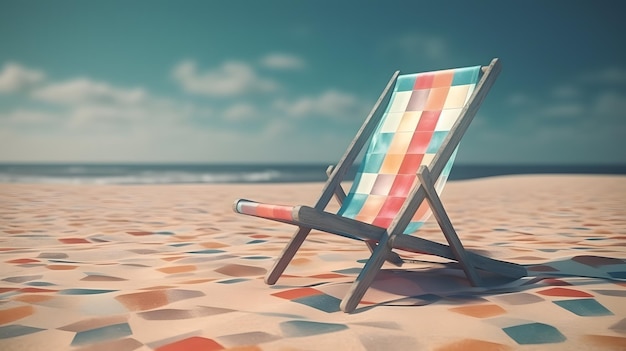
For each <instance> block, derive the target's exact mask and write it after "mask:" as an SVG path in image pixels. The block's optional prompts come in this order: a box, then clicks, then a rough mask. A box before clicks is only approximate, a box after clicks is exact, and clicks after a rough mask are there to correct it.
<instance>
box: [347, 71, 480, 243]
mask: <svg viewBox="0 0 626 351" xmlns="http://www.w3.org/2000/svg"><path fill="white" fill-rule="evenodd" d="M480 73H481V66H475V67H467V68H458V69H450V70H443V71H435V72H426V73H419V74H406V75H400V76H398V78H397V80H396V82H395V87H394V90H393V93H392V95H391V98H390V99H389V103H388V105H387V108H386V110H385V112H384V114H383V116H382V117H381V119H380V122H379V123H378V125H377V127H376V130H375V131H374V133H373V135H372V137H371V140H370V143H369V145H368V147H367V151H366V153H365V155H364V157H363V160H362V162H361V165H360V167H359V170H358V172H357V175H356V177H355V180H354V183H353V184H352V187H351V189H350V192H349V193H348V195H347V196H346V198H345V200H344V202H343V204H342V206H341V209H340V210H339V212H338V213H339V214H340V215H342V216H344V217H348V218H354V219H357V220H359V221H362V222H366V223H370V224H373V225H376V226H379V227H383V228H387V227H389V225H390V224H391V221H392V220H393V219H394V218H395V217H396V215H397V213H398V212H399V210H400V208H401V207H402V205H403V204H404V202H405V200H406V199H407V196H408V194H409V192H410V191H411V189H412V187H413V184H414V183H415V182H417V176H416V173H417V170H418V169H419V167H420V166H422V165H426V166H430V165H431V161H432V160H433V158H434V157H435V155H436V154H437V152H438V151H439V150H440V148H441V145H442V142H443V140H444V139H445V138H446V136H447V135H448V132H449V131H450V129H451V128H452V126H453V125H454V124H455V122H456V121H457V120H458V118H459V116H460V115H461V111H462V110H463V107H465V105H466V104H467V103H468V101H469V99H470V97H471V96H472V92H473V91H474V88H475V87H476V84H477V83H478V78H479V76H480ZM455 155H456V149H455V151H454V153H453V154H452V156H451V157H450V158H449V159H448V161H447V163H446V166H445V168H444V169H443V171H442V172H441V175H440V176H439V178H438V180H437V182H436V183H435V189H436V190H437V192H441V190H442V189H443V187H444V185H445V183H446V180H447V179H448V175H449V173H450V170H451V168H452V164H453V163H454V158H455ZM430 214H431V211H430V209H429V207H428V204H427V202H426V201H424V202H423V203H422V205H421V206H420V207H419V209H418V210H417V211H416V213H415V215H414V216H413V218H412V220H411V222H410V223H409V225H408V226H407V228H406V230H405V231H404V233H405V234H410V233H413V232H415V231H416V230H417V229H419V228H420V227H421V226H422V224H423V223H424V221H426V219H428V217H429V216H430Z"/></svg>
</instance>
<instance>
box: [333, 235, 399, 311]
mask: <svg viewBox="0 0 626 351" xmlns="http://www.w3.org/2000/svg"><path fill="white" fill-rule="evenodd" d="M388 240H389V235H387V234H386V233H385V235H384V236H383V238H382V239H381V240H380V241H379V242H378V245H377V246H376V248H375V249H374V252H373V253H372V256H370V258H369V260H367V263H365V266H364V267H363V269H362V270H361V272H360V273H359V275H358V277H357V278H356V280H355V281H354V283H352V286H351V287H350V290H349V291H348V293H347V294H346V296H345V297H344V298H343V300H342V301H341V304H340V305H339V307H340V308H341V310H342V311H343V312H348V313H349V312H352V311H354V309H355V308H356V306H358V304H359V302H361V299H362V298H363V295H365V292H366V291H367V289H368V288H369V287H370V285H372V282H373V281H374V278H375V277H376V274H377V273H378V271H380V268H381V267H382V266H383V263H385V259H386V258H387V257H388V255H389V253H390V252H391V247H389V246H388V245H387V243H388Z"/></svg>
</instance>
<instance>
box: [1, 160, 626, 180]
mask: <svg viewBox="0 0 626 351" xmlns="http://www.w3.org/2000/svg"><path fill="white" fill-rule="evenodd" d="M326 167H327V165H326V164H301V165H293V164H290V165H285V164H282V165H281V164H275V165H271V164H263V165H261V164H257V165H254V164H249V165H225V164H222V165H214V164H193V165H189V164H186V165H185V164H142V165H131V164H0V183H47V184H54V183H56V184H201V183H290V182H291V183H292V182H321V181H324V180H326V173H325V171H326ZM355 173H356V167H355V168H353V169H352V170H351V172H349V174H348V177H347V178H348V179H349V180H351V179H352V178H353V177H354V174H355ZM549 173H555V174H621V175H625V174H626V165H586V166H585V165H571V166H568V165H462V164H459V165H455V166H454V167H453V168H452V172H451V173H450V178H449V180H452V181H454V180H463V179H473V178H483V177H491V176H499V175H510V174H549Z"/></svg>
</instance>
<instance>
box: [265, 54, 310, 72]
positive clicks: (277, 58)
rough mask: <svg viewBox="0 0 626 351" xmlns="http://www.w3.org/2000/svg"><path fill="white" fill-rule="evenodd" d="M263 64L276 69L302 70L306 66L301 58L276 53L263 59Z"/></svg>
mask: <svg viewBox="0 0 626 351" xmlns="http://www.w3.org/2000/svg"><path fill="white" fill-rule="evenodd" d="M261 64H262V65H263V66H265V67H268V68H274V69H300V68H303V67H304V66H305V63H304V60H302V59H301V58H299V57H297V56H294V55H290V54H281V53H274V54H269V55H267V56H265V57H264V58H262V59H261Z"/></svg>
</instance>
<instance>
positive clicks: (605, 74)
mask: <svg viewBox="0 0 626 351" xmlns="http://www.w3.org/2000/svg"><path fill="white" fill-rule="evenodd" d="M582 78H583V80H586V81H590V82H597V83H605V84H606V83H608V84H624V83H626V69H625V68H622V67H609V68H605V69H602V70H598V71H595V72H590V73H587V74H584V75H583V76H582Z"/></svg>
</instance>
